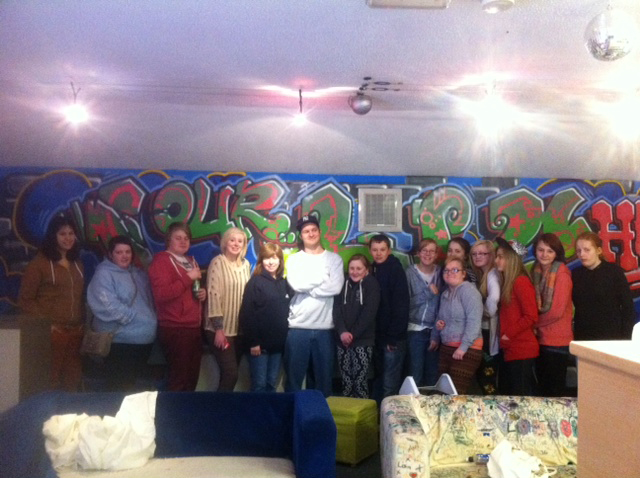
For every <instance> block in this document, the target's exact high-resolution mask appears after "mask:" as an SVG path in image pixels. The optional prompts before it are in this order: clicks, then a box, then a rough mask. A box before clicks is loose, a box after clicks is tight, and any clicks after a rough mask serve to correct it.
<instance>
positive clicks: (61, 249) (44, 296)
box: [18, 216, 84, 392]
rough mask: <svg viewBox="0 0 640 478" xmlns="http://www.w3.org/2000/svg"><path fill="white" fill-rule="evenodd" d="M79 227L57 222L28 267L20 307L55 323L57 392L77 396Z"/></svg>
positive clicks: (80, 284)
mask: <svg viewBox="0 0 640 478" xmlns="http://www.w3.org/2000/svg"><path fill="white" fill-rule="evenodd" d="M79 255H80V245H79V244H78V238H77V236H76V232H75V229H74V226H73V223H72V222H71V221H70V220H69V219H67V218H65V217H63V216H57V217H54V218H53V219H52V220H51V222H50V223H49V227H48V228H47V233H46V235H45V237H44V240H43V241H42V245H41V247H40V251H39V252H38V254H37V255H36V257H35V258H34V259H33V260H32V261H31V262H30V263H29V265H28V266H27V268H26V270H25V272H24V275H23V276H22V283H21V286H20V293H19V295H18V306H19V307H20V308H21V309H22V310H23V311H24V312H25V313H27V314H30V315H33V316H37V317H41V318H46V319H49V320H51V377H50V378H51V386H52V387H53V388H54V389H64V390H67V391H72V392H75V391H77V390H78V387H79V385H80V381H81V380H82V360H81V357H80V344H81V343H82V334H83V314H82V310H83V301H82V292H83V288H84V273H83V267H82V263H81V262H80V261H79V260H78V257H79Z"/></svg>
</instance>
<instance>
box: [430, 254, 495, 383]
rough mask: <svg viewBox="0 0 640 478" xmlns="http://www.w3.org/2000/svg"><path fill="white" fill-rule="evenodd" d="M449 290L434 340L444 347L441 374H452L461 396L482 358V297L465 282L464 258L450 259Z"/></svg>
mask: <svg viewBox="0 0 640 478" xmlns="http://www.w3.org/2000/svg"><path fill="white" fill-rule="evenodd" d="M443 276H444V280H445V282H446V283H447V289H446V290H445V291H444V292H443V293H442V297H441V298H440V309H439V311H438V320H437V321H436V328H435V333H434V334H433V335H434V339H433V340H434V341H435V342H436V344H437V343H438V342H442V344H441V345H440V361H439V372H440V373H448V374H449V375H450V376H451V379H452V380H453V383H454V385H455V386H456V389H457V391H458V393H460V394H464V393H466V392H467V390H468V388H469V385H471V380H472V379H473V376H474V375H475V373H476V370H477V369H478V366H479V365H480V360H481V359H482V333H481V330H480V324H481V322H482V312H483V305H482V296H481V295H480V292H478V289H477V288H476V286H475V285H473V284H472V283H471V282H467V281H465V276H466V270H465V266H464V264H463V263H462V261H461V260H460V259H448V260H447V262H446V263H445V265H444V269H443Z"/></svg>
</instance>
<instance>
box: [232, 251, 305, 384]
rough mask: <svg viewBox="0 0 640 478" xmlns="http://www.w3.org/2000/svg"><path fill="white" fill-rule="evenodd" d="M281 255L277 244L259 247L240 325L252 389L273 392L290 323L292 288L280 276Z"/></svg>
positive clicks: (246, 291) (282, 264)
mask: <svg viewBox="0 0 640 478" xmlns="http://www.w3.org/2000/svg"><path fill="white" fill-rule="evenodd" d="M283 271H284V258H283V254H282V249H281V248H280V246H279V245H277V244H273V243H270V242H267V243H265V244H263V245H262V246H261V247H260V252H259V253H258V261H257V264H256V269H255V270H254V271H253V275H252V276H251V279H249V282H247V285H246V287H245V289H244V295H243V297H242V306H241V307H240V315H239V319H240V326H241V327H242V330H243V332H244V335H245V338H246V340H247V344H248V345H249V348H250V356H249V368H250V371H251V391H252V392H274V391H275V390H276V385H277V382H278V376H279V375H280V364H281V362H282V353H283V351H284V343H285V341H286V339H287V331H288V327H289V324H288V322H287V317H288V316H289V302H291V297H292V296H293V291H292V290H291V287H290V286H289V284H288V283H287V281H286V279H284V278H283V275H282V274H283Z"/></svg>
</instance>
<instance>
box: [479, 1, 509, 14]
mask: <svg viewBox="0 0 640 478" xmlns="http://www.w3.org/2000/svg"><path fill="white" fill-rule="evenodd" d="M515 3H516V2H515V0H482V9H483V10H484V11H485V12H487V13H498V12H502V11H504V10H508V9H509V8H511V7H513V5H514V4H515Z"/></svg>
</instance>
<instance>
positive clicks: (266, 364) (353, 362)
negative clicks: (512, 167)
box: [18, 215, 635, 400]
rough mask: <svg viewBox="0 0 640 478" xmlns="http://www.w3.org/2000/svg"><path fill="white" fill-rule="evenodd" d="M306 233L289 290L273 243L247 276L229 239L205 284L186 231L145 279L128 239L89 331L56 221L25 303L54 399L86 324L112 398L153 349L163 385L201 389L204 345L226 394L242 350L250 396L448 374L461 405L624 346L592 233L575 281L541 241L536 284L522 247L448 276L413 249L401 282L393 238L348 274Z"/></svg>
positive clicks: (69, 240)
mask: <svg viewBox="0 0 640 478" xmlns="http://www.w3.org/2000/svg"><path fill="white" fill-rule="evenodd" d="M297 230H298V232H299V252H296V253H294V254H292V255H291V256H290V257H289V258H288V260H287V263H286V278H285V274H284V272H285V261H284V255H283V250H282V248H281V247H280V246H279V245H278V244H276V243H270V242H265V243H263V244H262V245H261V247H260V250H259V253H258V258H257V263H256V266H255V269H254V271H253V273H251V267H250V264H249V262H248V261H247V259H246V258H245V256H246V253H247V236H246V234H245V233H244V232H243V231H242V230H241V229H238V228H230V229H228V230H227V231H226V232H225V233H224V234H223V236H222V238H221V242H220V251H221V253H220V254H219V255H217V256H216V257H214V259H213V260H212V261H211V263H210V264H209V267H208V270H207V273H206V283H205V284H203V283H201V281H202V279H203V275H202V271H201V270H200V267H199V265H198V263H197V262H196V261H195V260H194V258H193V257H191V256H189V255H188V252H189V249H190V245H191V234H190V230H189V227H188V226H187V225H185V224H183V223H178V222H176V223H173V224H171V225H169V227H168V228H167V230H166V234H165V246H166V248H165V250H164V251H162V252H159V253H157V254H156V255H155V256H154V258H153V260H152V262H151V264H150V266H149V269H148V274H147V273H145V272H144V271H143V270H142V269H141V268H139V267H137V266H136V265H135V264H134V263H135V251H134V247H133V244H132V242H131V240H130V239H129V238H127V237H124V236H116V237H114V238H112V239H111V240H110V241H109V243H108V251H107V256H106V257H105V259H104V261H103V262H102V263H100V264H99V265H98V267H97V269H96V271H95V274H94V276H93V278H92V279H91V281H90V283H89V285H88V287H87V292H86V297H87V303H88V305H89V308H90V310H91V312H92V315H93V319H92V320H91V322H90V323H88V324H85V323H84V310H83V308H84V301H83V292H84V291H83V289H84V271H83V267H82V263H81V262H80V260H79V251H80V247H79V243H78V238H77V236H76V234H75V229H74V225H73V223H72V222H70V221H69V220H68V219H66V218H64V217H56V218H54V219H53V220H52V221H51V223H50V224H49V227H48V230H47V233H46V236H45V238H44V241H43V244H42V246H41V248H40V251H39V252H38V254H37V255H36V257H35V258H34V259H33V260H32V261H31V262H30V264H29V265H28V267H27V269H26V270H25V273H24V276H23V279H22V286H21V289H20V293H19V300H18V303H19V306H20V307H21V308H22V309H23V310H24V311H26V312H28V313H31V314H34V315H39V316H42V317H48V318H50V319H51V321H52V326H51V351H52V364H51V381H52V386H53V387H54V388H64V389H66V390H78V387H79V385H80V382H81V377H82V360H81V356H80V344H81V341H82V336H83V330H84V327H85V326H86V327H88V326H90V327H93V328H94V329H95V330H97V331H103V332H110V333H112V335H113V343H112V346H111V351H110V353H109V355H108V356H107V357H106V358H105V360H104V368H105V371H106V374H105V376H106V378H107V388H108V389H110V390H123V389H124V390H131V389H134V387H135V384H136V380H137V379H138V378H139V377H140V375H141V373H142V370H143V369H144V367H145V365H146V363H147V361H148V359H149V356H150V353H151V350H152V347H153V344H154V342H155V341H156V340H157V342H158V343H159V345H160V347H161V349H162V352H163V353H164V357H165V359H166V361H167V365H168V377H167V388H168V389H169V390H173V391H181V390H195V388H196V384H197V382H198V378H199V373H200V362H201V354H202V348H203V337H204V338H205V340H206V342H207V343H208V345H209V348H210V350H211V351H212V353H213V355H214V357H215V359H216V362H217V364H218V367H219V370H220V382H219V386H218V390H221V391H232V390H233V389H234V388H235V386H236V382H237V380H238V364H239V362H240V358H241V357H242V355H243V354H244V353H247V355H248V358H249V365H250V374H251V389H252V390H253V391H275V390H276V387H277V384H278V380H279V377H280V373H281V368H282V367H283V368H284V372H285V380H284V388H285V390H287V391H295V390H299V389H301V388H303V387H304V386H305V383H306V387H307V388H316V389H319V390H321V391H322V392H323V393H324V395H325V396H328V395H331V394H332V392H333V376H334V367H335V364H336V360H337V365H338V369H339V371H340V377H341V382H342V393H343V394H344V395H345V396H353V397H359V398H366V397H370V396H373V398H376V399H377V400H381V399H382V398H383V397H386V396H389V395H393V394H395V393H397V392H398V390H399V387H400V384H401V381H402V378H403V377H404V375H406V374H410V375H412V376H413V377H414V379H415V381H416V382H417V384H418V385H419V386H420V385H433V384H434V383H435V382H436V380H437V378H438V376H439V375H440V374H442V373H445V372H446V373H449V374H450V375H451V377H452V379H453V382H454V384H455V385H456V388H457V390H458V392H459V393H465V392H467V391H468V390H469V388H470V387H471V385H472V383H473V380H474V377H477V381H478V384H479V385H480V387H481V388H482V390H483V392H484V393H487V394H495V393H505V394H519V395H532V394H534V393H539V394H541V395H545V396H560V395H562V394H563V393H564V391H565V390H564V381H565V375H566V368H567V360H568V358H569V349H568V346H569V342H570V341H571V340H572V339H573V337H574V336H575V338H576V339H580V340H605V339H629V338H630V337H631V330H632V328H633V325H634V323H635V313H634V306H633V302H632V297H631V293H630V290H629V286H628V283H627V281H626V279H625V276H624V273H623V271H622V269H621V268H619V267H618V266H617V265H615V264H612V263H609V262H606V261H605V260H604V259H603V258H602V241H601V240H600V238H599V237H598V235H597V234H595V233H591V232H587V233H583V234H581V235H580V236H579V237H578V238H577V240H576V244H575V247H576V255H577V257H578V258H579V259H580V261H581V263H582V266H580V267H577V268H576V269H575V270H573V271H572V272H570V271H569V269H568V268H567V266H566V265H565V263H564V262H565V254H564V249H563V246H562V243H561V242H560V240H559V239H558V238H557V237H556V236H555V235H553V234H542V235H541V236H540V237H539V238H538V239H537V240H536V241H535V243H534V246H533V250H534V253H535V263H534V264H533V267H532V268H531V272H529V271H527V269H526V268H525V266H524V264H523V261H522V258H523V256H524V255H526V249H525V248H524V247H523V246H522V245H520V244H518V243H517V242H515V241H511V242H507V241H504V240H502V239H498V240H497V241H496V242H497V244H495V243H493V242H491V241H486V240H480V241H477V242H476V243H475V244H473V246H471V245H470V244H469V243H468V242H467V241H466V240H465V239H462V238H454V239H452V240H451V241H450V242H449V244H448V247H447V251H446V259H445V260H444V263H443V264H440V262H439V260H438V259H439V255H440V254H439V248H438V244H437V243H436V242H435V241H434V240H432V239H424V240H422V241H420V243H419V245H418V248H417V251H416V253H417V256H416V259H417V260H416V261H415V264H412V265H410V266H409V267H408V268H407V269H406V271H405V269H404V268H403V266H402V264H401V262H400V261H399V260H398V259H397V258H396V257H395V256H394V255H393V254H392V248H391V241H390V239H389V238H388V237H387V236H386V235H384V234H377V235H374V236H372V237H371V238H370V240H369V252H370V255H371V257H372V258H373V262H372V263H370V261H369V259H368V257H367V256H366V255H364V254H354V255H352V256H351V257H350V258H349V260H348V263H347V266H346V269H347V275H346V277H345V273H344V264H343V261H342V259H341V257H340V256H339V255H337V254H335V253H333V252H330V251H327V250H325V249H324V248H323V247H322V244H321V231H320V224H319V221H318V219H317V218H316V216H314V215H305V216H303V217H302V218H301V219H300V220H299V221H298V223H297ZM205 303H206V310H205V309H204V304H205ZM574 307H575V314H574ZM203 330H204V335H203ZM372 368H373V373H371V372H372ZM371 375H373V377H374V379H373V390H372V393H370V390H369V383H370V380H369V378H370V376H371ZM536 387H538V388H536Z"/></svg>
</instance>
